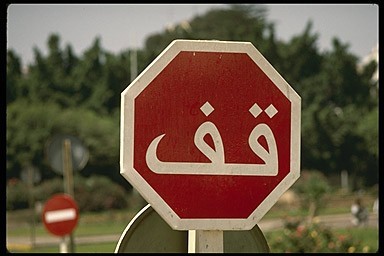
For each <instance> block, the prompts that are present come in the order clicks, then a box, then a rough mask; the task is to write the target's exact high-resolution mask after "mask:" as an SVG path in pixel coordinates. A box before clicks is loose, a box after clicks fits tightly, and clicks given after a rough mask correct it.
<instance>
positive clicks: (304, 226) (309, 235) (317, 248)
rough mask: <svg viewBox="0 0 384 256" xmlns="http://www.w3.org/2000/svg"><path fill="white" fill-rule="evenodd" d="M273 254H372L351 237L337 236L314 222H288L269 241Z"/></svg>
mask: <svg viewBox="0 0 384 256" xmlns="http://www.w3.org/2000/svg"><path fill="white" fill-rule="evenodd" d="M268 244H269V246H270V248H271V252H291V253H297V252H298V253H316V252H370V248H369V247H368V246H362V244H361V242H360V241H359V240H357V239H354V238H353V237H352V236H350V235H345V234H337V233H335V232H334V231H333V230H332V229H330V228H328V227H326V226H324V225H323V224H320V223H316V222H313V221H310V222H307V221H305V222H303V221H297V219H295V220H288V221H286V222H285V226H284V229H283V231H282V232H279V234H278V235H276V236H271V237H270V239H269V240H268Z"/></svg>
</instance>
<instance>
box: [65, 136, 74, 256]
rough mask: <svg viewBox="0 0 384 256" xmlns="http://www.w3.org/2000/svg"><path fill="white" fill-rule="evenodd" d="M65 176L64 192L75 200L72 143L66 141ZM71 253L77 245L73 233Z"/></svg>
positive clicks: (70, 242) (70, 236)
mask: <svg viewBox="0 0 384 256" xmlns="http://www.w3.org/2000/svg"><path fill="white" fill-rule="evenodd" d="M63 148H64V150H63V153H64V157H63V174H64V192H65V193H67V194H69V195H70V196H71V197H72V198H74V186H73V170H72V153H71V141H70V140H69V139H65V140H64V142H63ZM64 242H66V241H64ZM69 244H70V252H75V243H74V237H73V233H72V232H71V234H69Z"/></svg>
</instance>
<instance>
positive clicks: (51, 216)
mask: <svg viewBox="0 0 384 256" xmlns="http://www.w3.org/2000/svg"><path fill="white" fill-rule="evenodd" d="M75 218H76V211H75V209H73V208H72V209H63V210H56V211H50V212H46V213H45V221H46V222H47V223H52V222H59V221H66V220H73V219H75Z"/></svg>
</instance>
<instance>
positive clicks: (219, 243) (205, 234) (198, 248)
mask: <svg viewBox="0 0 384 256" xmlns="http://www.w3.org/2000/svg"><path fill="white" fill-rule="evenodd" d="M204 252H208V253H223V252H224V232H223V230H189V231H188V253H204Z"/></svg>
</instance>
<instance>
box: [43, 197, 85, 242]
mask: <svg viewBox="0 0 384 256" xmlns="http://www.w3.org/2000/svg"><path fill="white" fill-rule="evenodd" d="M78 219H79V214H78V207H77V204H76V202H75V201H74V200H73V199H72V197H70V196H69V195H67V194H57V195H54V196H52V197H51V198H50V199H49V200H48V201H47V202H46V203H45V205H44V209H43V223H44V226H45V227H46V229H47V230H48V231H49V232H51V233H52V234H54V235H56V236H65V235H68V234H70V233H72V231H73V229H74V228H75V227H76V224H77V221H78Z"/></svg>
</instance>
